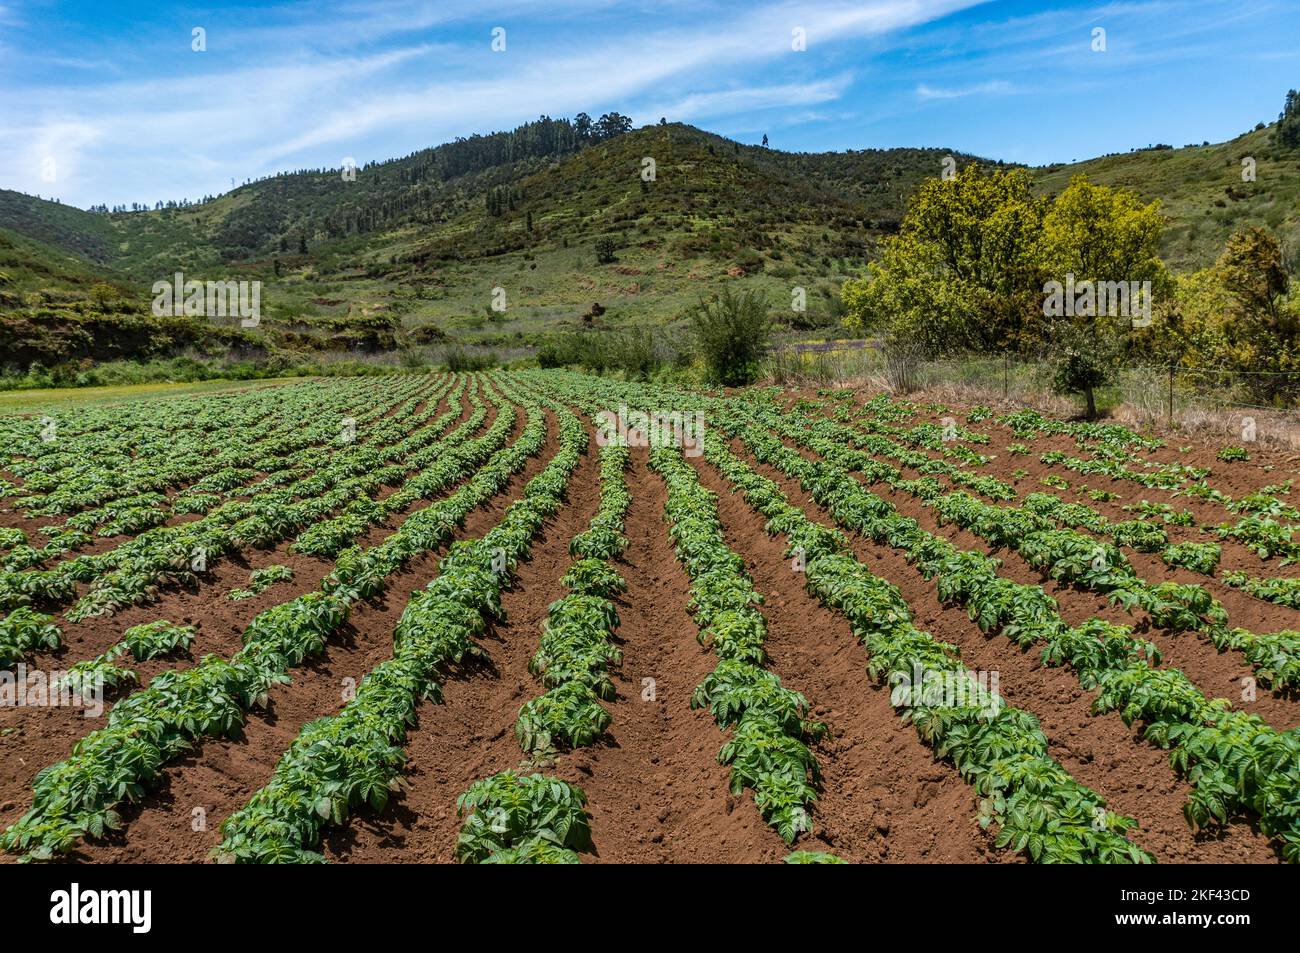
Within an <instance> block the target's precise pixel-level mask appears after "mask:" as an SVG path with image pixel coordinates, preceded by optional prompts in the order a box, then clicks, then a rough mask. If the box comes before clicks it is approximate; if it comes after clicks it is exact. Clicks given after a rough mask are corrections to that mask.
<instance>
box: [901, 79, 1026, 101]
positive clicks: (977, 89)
mask: <svg viewBox="0 0 1300 953" xmlns="http://www.w3.org/2000/svg"><path fill="white" fill-rule="evenodd" d="M1011 92H1015V87H1014V86H1012V85H1011V84H1010V83H1008V82H1005V81H1004V80H1000V79H999V80H993V81H991V82H988V83H978V84H976V85H974V86H963V87H961V88H959V89H953V88H943V87H939V86H927V85H925V84H924V83H922V84H921V85H920V86H918V87H916V95H917V96H918V97H919V98H921V99H963V98H965V97H967V96H992V95H998V94H1003V93H1011Z"/></svg>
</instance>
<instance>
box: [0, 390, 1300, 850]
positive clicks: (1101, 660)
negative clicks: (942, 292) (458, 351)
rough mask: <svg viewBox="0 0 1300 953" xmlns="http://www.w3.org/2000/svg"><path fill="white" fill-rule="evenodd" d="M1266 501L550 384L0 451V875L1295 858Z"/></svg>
mask: <svg viewBox="0 0 1300 953" xmlns="http://www.w3.org/2000/svg"><path fill="white" fill-rule="evenodd" d="M1295 468H1296V460H1295V459H1294V458H1290V457H1286V456H1284V455H1282V454H1281V453H1279V452H1277V451H1271V450H1268V449H1266V448H1265V447H1264V446H1263V445H1262V444H1256V443H1253V442H1252V443H1248V444H1243V445H1241V446H1231V447H1229V446H1222V445H1213V446H1212V445H1206V444H1204V443H1200V442H1193V443H1190V444H1188V445H1182V444H1179V443H1177V442H1176V441H1174V442H1170V443H1168V444H1166V443H1165V442H1162V441H1159V440H1156V439H1153V438H1151V437H1149V436H1144V435H1140V434H1136V433H1134V432H1131V431H1128V430H1125V429H1123V428H1121V427H1118V426H1115V425H1107V424H1086V423H1074V422H1062V421H1058V420H1053V419H1049V418H1046V417H1043V416H1040V415H1038V414H1036V413H1033V412H1029V411H1019V412H1010V413H995V412H994V411H992V410H990V409H988V408H981V407H947V406H939V405H931V404H917V403H912V402H908V401H905V400H901V399H892V398H889V397H887V396H878V395H876V396H873V395H870V394H863V393H857V392H850V391H832V390H825V391H818V392H811V391H805V392H793V391H781V390H778V389H763V388H754V389H751V390H747V391H741V392H736V393H732V394H729V395H724V394H721V393H713V394H705V393H694V392H688V391H685V390H680V389H675V388H669V387H662V386H656V385H650V384H641V383H624V382H620V381H616V380H610V379H603V378H593V377H585V376H581V375H577V374H572V373H566V372H559V371H521V372H515V373H505V372H492V373H485V374H467V375H443V376H425V375H414V374H412V375H407V376H394V377H386V378H378V379H376V378H361V379H337V380H305V381H300V382H292V383H285V384H281V385H277V386H268V387H261V388H257V389H249V390H243V391H232V392H205V393H198V394H187V395H182V396H173V397H163V396H157V397H150V398H147V399H140V400H135V401H126V402H122V403H118V404H114V405H105V406H70V407H63V408H61V409H59V408H53V407H52V408H50V409H49V410H48V412H46V413H41V411H40V410H39V409H38V410H36V411H35V412H33V413H26V414H23V415H10V416H5V417H0V745H3V748H4V751H5V754H6V757H5V758H4V761H3V767H2V768H0V830H2V833H0V856H2V857H3V859H4V860H6V861H9V862H13V861H15V860H58V859H72V860H80V861H91V862H125V861H141V862H155V861H156V862H175V861H190V862H204V861H215V862H227V863H229V862H244V863H266V862H322V861H328V862H346V861H365V862H431V861H436V862H454V861H459V862H463V863H594V862H616V863H617V862H696V861H721V862H745V863H750V862H753V863H758V862H764V863H779V862H782V861H783V860H784V861H786V862H789V863H842V862H850V863H868V862H978V863H1013V862H1030V863H1033V862H1042V863H1050V862H1066V863H1071V862H1075V863H1077V862H1086V863H1117V864H1121V863H1122V864H1127V863H1151V862H1156V861H1159V862H1165V863H1168V862H1197V863H1213V862H1219V863H1223V862H1227V863H1287V862H1295V861H1297V860H1300V729H1298V728H1297V726H1298V725H1300V692H1298V690H1300V632H1297V631H1295V630H1297V629H1300V573H1297V572H1296V570H1295V565H1296V564H1297V563H1300V498H1297V499H1296V500H1295V502H1292V486H1291V484H1292V480H1293V479H1294V477H1295V475H1296V474H1295Z"/></svg>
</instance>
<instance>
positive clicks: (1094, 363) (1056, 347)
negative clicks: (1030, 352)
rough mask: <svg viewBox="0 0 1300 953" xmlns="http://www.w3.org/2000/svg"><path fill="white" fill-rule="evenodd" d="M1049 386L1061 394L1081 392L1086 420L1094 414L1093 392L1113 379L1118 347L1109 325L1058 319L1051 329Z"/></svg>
mask: <svg viewBox="0 0 1300 953" xmlns="http://www.w3.org/2000/svg"><path fill="white" fill-rule="evenodd" d="M1051 339H1052V351H1051V367H1052V387H1053V389H1054V390H1056V391H1057V392H1058V393H1061V394H1082V395H1083V401H1084V412H1085V414H1086V415H1087V417H1088V419H1089V420H1092V419H1093V418H1094V417H1096V416H1097V398H1096V391H1097V388H1099V387H1104V386H1105V385H1107V384H1110V383H1112V382H1114V380H1115V378H1116V376H1117V375H1118V373H1119V367H1120V355H1121V348H1120V342H1119V337H1118V335H1117V334H1116V332H1115V331H1114V329H1113V328H1109V327H1100V328H1096V327H1087V326H1085V325H1082V324H1078V323H1076V322H1071V321H1067V322H1062V323H1061V324H1060V325H1058V326H1054V327H1053V328H1052V330H1051Z"/></svg>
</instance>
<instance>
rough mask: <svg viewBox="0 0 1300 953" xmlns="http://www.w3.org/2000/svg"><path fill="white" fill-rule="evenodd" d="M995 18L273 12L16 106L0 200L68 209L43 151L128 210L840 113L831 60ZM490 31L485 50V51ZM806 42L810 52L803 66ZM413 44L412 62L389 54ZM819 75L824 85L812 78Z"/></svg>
mask: <svg viewBox="0 0 1300 953" xmlns="http://www.w3.org/2000/svg"><path fill="white" fill-rule="evenodd" d="M981 2H984V0H876V2H866V3H862V2H846V0H814V2H794V3H776V4H767V5H764V6H759V7H752V8H742V9H741V11H740V12H738V13H737V12H734V11H735V10H736V8H727V7H718V8H716V9H711V10H709V11H708V12H707V13H704V14H700V13H698V12H697V9H696V8H695V7H693V6H691V5H675V4H671V3H670V4H667V5H663V4H654V5H647V6H644V7H642V8H641V10H640V12H641V14H642V15H641V16H634V17H630V18H629V17H627V16H625V15H624V16H623V18H622V19H606V18H601V17H591V16H588V15H589V14H592V13H593V12H598V11H600V10H601V9H604V8H606V7H609V8H611V9H614V5H613V4H612V2H611V0H557V2H555V3H552V4H547V5H538V4H536V3H529V2H525V0H510V2H507V3H505V4H497V5H496V6H495V7H494V8H493V9H491V10H490V11H487V12H484V11H483V9H482V8H481V5H480V4H475V3H472V2H470V0H448V2H445V3H444V2H440V3H436V4H435V3H422V4H410V3H405V4H400V3H396V2H393V0H347V2H336V3H331V4H324V5H318V4H307V3H295V4H292V5H289V6H281V7H277V8H273V9H271V10H270V11H269V12H268V13H267V15H266V16H265V18H264V20H263V22H265V23H266V24H267V25H265V26H259V27H257V28H256V29H255V30H253V31H252V32H247V31H245V32H240V31H238V30H236V29H235V26H234V25H233V24H232V23H223V22H220V18H214V19H213V22H212V24H211V25H210V27H209V29H208V46H209V52H208V53H205V54H191V53H190V52H189V51H188V44H186V49H185V52H184V53H182V54H180V56H181V57H182V59H181V60H179V61H177V60H176V59H175V54H173V56H172V59H171V60H170V61H169V63H168V68H167V69H166V71H165V72H161V73H158V72H155V71H152V70H151V71H150V72H149V73H147V74H145V75H141V74H140V73H139V71H138V70H137V71H136V72H135V73H130V72H128V73H127V74H126V75H127V77H128V78H123V76H122V74H121V73H120V72H119V73H117V74H108V75H107V76H104V74H100V76H99V81H98V82H95V83H93V84H90V83H87V82H86V81H85V80H86V77H85V75H84V74H82V73H81V71H78V81H77V82H75V83H74V82H72V81H70V80H68V79H65V78H63V77H65V76H66V73H58V72H54V73H52V74H51V75H56V76H60V79H59V80H58V81H57V82H49V83H46V84H35V85H26V86H25V88H23V89H22V90H21V95H17V96H11V97H10V103H9V105H10V106H11V107H12V108H10V109H9V116H8V117H7V120H6V122H5V124H6V125H7V126H8V128H7V129H5V130H4V131H3V132H4V134H5V137H6V138H10V137H12V140H16V141H20V142H30V143H33V145H32V146H31V147H30V148H28V149H25V150H20V151H19V152H17V153H14V152H9V153H4V152H0V186H3V187H9V188H18V189H21V190H23V191H29V192H41V193H42V194H47V195H48V194H50V192H51V189H50V188H49V187H48V184H47V183H43V182H42V181H41V179H40V165H39V158H38V161H37V163H36V164H35V165H33V163H32V158H33V153H34V151H35V150H36V145H35V144H36V143H44V144H47V145H48V147H49V148H50V149H53V150H54V151H55V152H56V153H58V154H57V155H56V158H57V160H58V163H59V168H60V180H59V187H58V188H57V189H55V190H53V191H54V192H55V194H57V195H59V196H60V197H61V198H63V199H64V200H65V201H71V202H75V203H77V204H82V205H85V204H91V203H99V202H106V203H109V204H115V203H120V202H123V201H125V202H128V203H129V202H131V201H141V200H147V201H153V200H154V199H157V198H170V197H177V198H179V197H182V196H188V197H190V198H197V197H199V196H201V195H203V194H205V193H211V192H215V191H220V190H222V189H224V188H226V187H227V186H228V183H229V180H230V179H231V178H233V179H235V180H237V181H243V180H244V179H246V178H250V177H258V176H262V175H267V174H271V173H273V172H276V171H281V170H283V169H285V168H297V167H302V166H334V165H336V164H337V163H338V162H339V161H340V160H341V158H342V156H343V155H352V156H355V157H356V158H357V160H358V161H359V162H365V161H368V160H370V159H385V158H390V157H392V156H393V155H397V154H401V153H403V152H407V151H411V150H413V149H418V148H422V147H425V146H429V145H435V144H437V143H438V142H442V141H445V140H447V139H450V138H453V137H455V136H457V135H470V134H473V133H475V132H486V131H490V130H491V129H496V128H507V127H509V126H511V125H514V124H516V123H518V122H522V121H525V120H528V119H532V118H536V117H537V116H538V115H539V114H542V113H546V114H550V115H572V114H573V113H575V112H577V111H578V110H581V109H587V110H589V111H592V110H594V109H596V108H600V109H601V110H602V111H603V110H604V109H609V108H613V109H618V110H619V111H621V112H626V113H630V114H632V115H634V116H644V117H648V120H649V121H653V119H657V118H658V116H660V115H668V116H669V117H670V118H673V119H687V120H690V119H703V118H706V117H712V116H721V115H733V114H737V113H741V112H745V111H755V110H761V109H764V108H768V107H787V108H789V107H808V106H813V105H818V104H824V103H828V102H833V101H834V100H836V99H838V98H839V97H841V96H842V95H843V93H844V92H845V90H846V89H847V88H848V87H849V85H850V83H851V81H852V78H853V77H852V74H851V73H850V72H848V71H845V70H843V69H841V71H840V72H839V73H837V74H836V75H832V76H829V77H828V76H826V75H824V72H825V67H824V66H821V64H822V63H824V62H825V60H824V59H815V58H814V57H815V54H816V53H818V52H821V51H822V50H833V49H834V48H835V47H840V48H842V49H844V48H847V49H848V50H849V51H850V52H851V51H852V44H853V43H854V42H855V41H861V40H862V39H864V38H869V37H880V36H884V35H886V34H889V33H890V32H892V31H896V30H900V29H904V28H906V27H910V26H914V25H918V24H922V23H927V22H931V21H933V20H935V19H938V18H941V17H944V16H946V15H948V14H949V13H952V12H954V11H957V10H960V9H963V8H966V7H969V6H972V5H976V4H978V3H981ZM0 9H3V8H0ZM620 12H621V11H620ZM236 13H238V11H236ZM234 15H235V14H229V16H234ZM223 16H226V14H223ZM539 17H540V18H541V21H540V22H539V20H538V18H539ZM480 20H481V21H482V23H483V36H482V39H481V41H470V40H468V39H467V38H466V30H467V29H472V27H469V26H468V24H470V23H477V22H478V21H480ZM498 22H499V23H502V24H504V25H505V26H506V27H507V30H508V42H509V47H508V51H507V52H506V53H503V54H493V53H491V52H490V51H489V48H488V43H489V39H490V33H489V31H490V27H491V26H492V25H495V24H496V23H498ZM452 23H457V24H459V25H458V26H457V28H456V29H454V30H452V29H446V30H444V29H441V27H443V26H446V25H447V24H452ZM557 23H560V24H561V26H560V27H557V26H556V24H557ZM795 27H800V28H802V29H804V30H805V31H806V36H807V44H808V51H809V52H806V53H801V52H795V51H793V50H792V49H791V31H792V30H793V29H794V28H795ZM548 31H549V33H548ZM234 36H238V37H239V42H238V43H234V42H233V40H232V37H234ZM398 36H400V37H401V38H402V39H403V40H405V41H407V42H405V43H404V44H403V45H401V46H398V47H392V43H391V42H390V43H389V44H388V46H389V47H390V48H387V49H376V48H375V44H376V42H377V41H378V40H381V39H383V38H385V37H388V38H393V37H398ZM537 36H544V37H546V39H547V42H545V43H541V42H537V41H536V40H535V39H534V37H537ZM254 38H255V40H256V42H254ZM243 51H249V52H247V53H244V52H243ZM111 52H112V51H111V50H108V51H106V52H99V51H97V53H96V55H97V56H100V55H108V54H109V53H111ZM67 53H68V51H51V52H50V53H49V54H48V55H49V57H51V58H53V57H56V56H66V55H67ZM801 57H806V59H801ZM250 59H251V60H252V63H253V65H249V61H250ZM264 64H274V65H264ZM819 66H820V67H821V71H822V75H817V74H816V73H813V74H809V72H808V71H809V70H813V69H817V68H818V67H819ZM720 77H726V81H720ZM918 92H919V91H918ZM74 130H79V131H78V132H76V133H75V134H74V132H73V131H74Z"/></svg>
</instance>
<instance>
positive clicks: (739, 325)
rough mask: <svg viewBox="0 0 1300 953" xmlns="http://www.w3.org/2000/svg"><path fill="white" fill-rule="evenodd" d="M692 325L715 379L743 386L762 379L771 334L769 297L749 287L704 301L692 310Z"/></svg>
mask: <svg viewBox="0 0 1300 953" xmlns="http://www.w3.org/2000/svg"><path fill="white" fill-rule="evenodd" d="M690 317H691V328H692V330H693V332H694V335H695V342H696V345H697V347H698V348H699V353H700V354H701V355H702V356H703V358H704V362H705V365H706V366H707V367H708V372H709V379H710V381H711V382H712V383H716V384H722V385H723V386H724V387H742V386H744V385H745V384H752V383H753V382H754V381H755V380H757V379H758V372H759V367H760V365H761V363H762V360H763V357H764V355H765V354H766V353H767V347H768V340H769V338H770V336H771V321H770V320H769V318H768V304H767V299H766V298H765V297H763V296H762V295H761V294H758V293H757V292H753V291H746V292H743V293H741V294H736V293H734V292H733V291H732V290H731V289H730V288H726V289H724V290H723V292H722V294H720V295H714V296H713V297H711V298H708V299H707V300H704V301H701V302H700V303H699V304H697V305H696V306H695V307H694V308H693V309H692V310H691V315H690Z"/></svg>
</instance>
